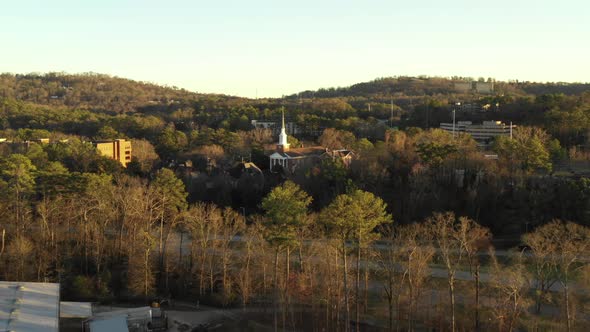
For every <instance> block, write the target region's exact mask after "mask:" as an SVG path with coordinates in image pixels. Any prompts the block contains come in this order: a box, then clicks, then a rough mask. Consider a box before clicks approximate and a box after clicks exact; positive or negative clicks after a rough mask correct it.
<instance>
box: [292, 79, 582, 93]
mask: <svg viewBox="0 0 590 332" xmlns="http://www.w3.org/2000/svg"><path fill="white" fill-rule="evenodd" d="M475 81H477V82H494V89H495V91H496V92H498V93H512V94H518V95H525V94H535V95H537V94H560V93H563V94H566V95H575V94H581V93H583V92H586V91H588V90H590V83H566V82H547V83H538V82H529V81H509V82H505V81H495V80H494V79H492V78H483V77H480V78H477V79H476V78H472V77H459V76H453V77H429V76H418V77H411V76H394V77H382V78H377V79H374V80H372V81H369V82H363V83H357V84H353V85H351V86H348V87H331V88H320V89H318V90H315V91H314V90H306V91H302V92H299V93H297V94H293V95H290V96H289V97H290V98H295V97H304V98H311V97H316V98H335V97H372V98H396V97H398V96H400V95H405V96H424V95H427V96H435V95H448V94H456V95H459V94H460V93H459V92H458V91H457V90H456V87H455V84H457V83H469V82H475Z"/></svg>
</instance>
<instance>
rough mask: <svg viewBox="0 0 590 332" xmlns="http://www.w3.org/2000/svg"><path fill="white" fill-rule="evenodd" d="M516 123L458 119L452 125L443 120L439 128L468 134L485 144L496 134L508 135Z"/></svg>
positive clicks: (496, 135)
mask: <svg viewBox="0 0 590 332" xmlns="http://www.w3.org/2000/svg"><path fill="white" fill-rule="evenodd" d="M514 128H516V125H513V124H505V123H503V122H502V121H495V120H492V121H484V122H483V123H482V124H478V125H474V124H473V123H471V121H458V122H456V123H455V125H454V129H453V124H452V123H446V122H443V123H441V124H440V129H443V130H446V131H448V132H451V133H452V132H453V130H454V131H455V133H467V134H470V135H471V136H472V137H473V139H474V140H476V141H477V142H478V143H480V144H483V145H486V144H489V143H491V141H492V140H493V139H494V138H496V137H498V136H510V133H511V132H512V130H513V129H514Z"/></svg>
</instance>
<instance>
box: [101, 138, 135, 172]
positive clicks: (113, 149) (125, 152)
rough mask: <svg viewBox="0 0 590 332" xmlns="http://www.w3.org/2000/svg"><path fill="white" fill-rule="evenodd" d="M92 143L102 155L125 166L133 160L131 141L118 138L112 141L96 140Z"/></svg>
mask: <svg viewBox="0 0 590 332" xmlns="http://www.w3.org/2000/svg"><path fill="white" fill-rule="evenodd" d="M92 144H93V145H94V146H95V147H96V149H97V150H98V152H100V154H101V155H103V156H105V157H108V158H111V159H113V160H116V161H118V162H120V163H121V164H122V165H123V167H127V165H128V164H129V163H130V162H131V141H126V140H124V139H116V140H110V141H94V142H92Z"/></svg>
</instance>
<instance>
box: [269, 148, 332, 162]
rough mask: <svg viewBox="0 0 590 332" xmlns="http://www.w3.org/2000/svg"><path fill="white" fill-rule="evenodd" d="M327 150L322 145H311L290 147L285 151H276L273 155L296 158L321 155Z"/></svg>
mask: <svg viewBox="0 0 590 332" xmlns="http://www.w3.org/2000/svg"><path fill="white" fill-rule="evenodd" d="M325 152H326V149H325V148H323V147H321V146H311V147H307V148H295V149H289V150H287V151H285V152H279V151H276V152H274V153H273V155H274V154H278V155H279V156H281V157H283V158H287V159H294V158H308V157H315V156H321V155H322V154H323V153H325ZM271 156H272V155H271Z"/></svg>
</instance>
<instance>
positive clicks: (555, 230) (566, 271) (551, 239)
mask: <svg viewBox="0 0 590 332" xmlns="http://www.w3.org/2000/svg"><path fill="white" fill-rule="evenodd" d="M525 238H528V240H529V241H530V242H531V243H533V244H535V243H536V242H535V241H533V240H532V239H535V240H536V241H539V242H546V243H548V245H547V246H551V247H552V248H554V251H553V252H552V253H551V254H550V255H549V257H548V258H549V260H550V262H551V264H552V265H553V268H554V269H555V272H556V274H557V280H558V281H559V283H560V284H561V286H562V287H563V296H564V302H565V315H566V328H567V331H571V329H572V325H573V323H574V322H573V315H572V310H571V305H570V302H571V301H570V286H571V278H572V274H573V273H574V272H575V271H577V270H579V269H582V268H583V267H584V266H585V265H586V261H585V258H586V257H587V254H588V252H589V251H590V229H588V228H587V227H585V226H581V225H578V224H574V223H572V222H569V221H568V222H563V221H561V220H554V221H552V222H550V223H548V224H546V225H543V226H541V227H539V228H537V229H536V230H535V231H534V232H533V235H530V236H528V237H525ZM531 249H532V250H533V251H534V250H535V249H534V248H533V247H531Z"/></svg>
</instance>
